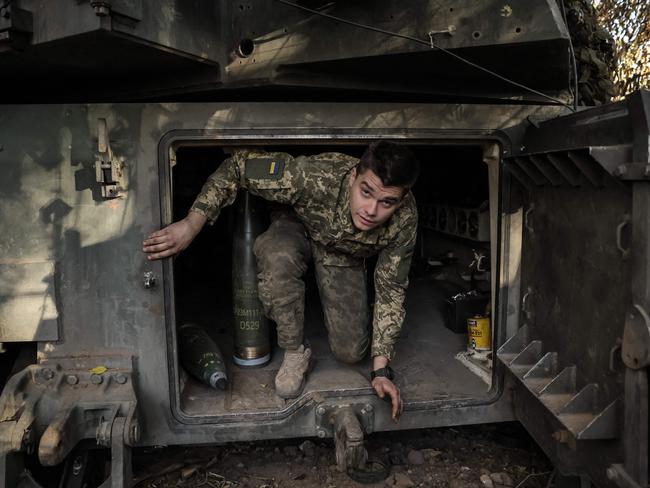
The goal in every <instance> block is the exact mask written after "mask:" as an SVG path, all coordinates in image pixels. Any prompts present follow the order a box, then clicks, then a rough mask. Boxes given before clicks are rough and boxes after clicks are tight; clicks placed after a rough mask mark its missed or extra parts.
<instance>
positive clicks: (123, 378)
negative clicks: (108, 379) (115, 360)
mask: <svg viewBox="0 0 650 488" xmlns="http://www.w3.org/2000/svg"><path fill="white" fill-rule="evenodd" d="M115 381H117V382H118V383H119V384H120V385H123V384H124V383H126V381H127V377H126V375H125V374H123V373H118V374H116V375H115Z"/></svg>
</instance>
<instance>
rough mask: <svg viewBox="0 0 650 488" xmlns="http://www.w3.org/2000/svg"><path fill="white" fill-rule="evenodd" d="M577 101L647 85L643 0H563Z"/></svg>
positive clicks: (648, 12)
mask: <svg viewBox="0 0 650 488" xmlns="http://www.w3.org/2000/svg"><path fill="white" fill-rule="evenodd" d="M565 7H566V15H567V22H568V25H569V31H570V32H571V37H572V39H573V44H574V49H575V55H576V63H577V71H578V92H579V95H580V97H579V98H580V104H581V105H600V104H602V103H605V102H608V101H610V100H611V99H616V98H620V97H623V96H625V95H626V94H628V93H631V92H632V91H634V90H637V89H639V88H646V89H648V88H650V7H648V0H565Z"/></svg>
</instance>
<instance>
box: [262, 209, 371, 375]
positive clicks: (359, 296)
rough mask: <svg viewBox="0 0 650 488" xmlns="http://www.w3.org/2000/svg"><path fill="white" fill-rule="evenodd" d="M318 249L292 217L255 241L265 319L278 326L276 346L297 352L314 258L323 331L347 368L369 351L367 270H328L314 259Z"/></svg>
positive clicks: (283, 217)
mask: <svg viewBox="0 0 650 488" xmlns="http://www.w3.org/2000/svg"><path fill="white" fill-rule="evenodd" d="M313 245H314V244H313V243H312V242H311V241H310V239H309V238H308V237H307V232H306V230H305V228H304V227H303V225H302V223H301V222H300V221H299V220H298V218H297V217H296V216H295V215H294V214H292V213H288V212H283V213H281V214H279V215H278V216H275V218H274V219H273V221H272V223H271V225H270V226H269V228H268V230H267V231H266V232H264V233H263V234H261V235H260V236H259V237H258V238H257V239H256V241H255V245H254V248H253V249H254V252H255V256H256V258H257V271H258V280H259V281H258V292H259V297H260V301H261V302H262V305H263V307H264V313H265V314H266V316H267V317H269V318H270V319H271V320H273V321H274V322H275V323H276V324H277V330H278V343H279V345H280V347H282V348H284V349H295V348H298V347H299V346H300V344H302V342H303V334H304V321H305V283H304V281H303V277H304V275H305V273H306V271H307V268H308V266H309V263H310V261H311V260H312V259H314V269H315V272H316V281H317V283H318V291H319V294H320V299H321V305H322V308H323V315H324V319H325V327H326V328H327V333H328V339H329V344H330V347H331V349H332V352H333V353H334V356H335V357H336V358H337V359H338V360H339V361H343V362H346V363H354V362H357V361H359V360H361V359H362V358H363V357H364V356H365V354H366V352H367V350H368V346H369V342H370V341H369V334H368V323H369V320H368V317H369V314H368V297H367V292H366V270H365V266H364V264H363V263H362V262H361V263H360V264H359V265H355V266H340V265H339V266H332V265H327V264H325V263H324V262H322V260H320V259H318V258H313V256H314V255H315V254H316V255H317V254H318V253H315V252H313V249H312V246H313Z"/></svg>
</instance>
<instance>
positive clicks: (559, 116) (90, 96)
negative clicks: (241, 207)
mask: <svg viewBox="0 0 650 488" xmlns="http://www.w3.org/2000/svg"><path fill="white" fill-rule="evenodd" d="M296 2H297V3H292V2H288V1H284V0H277V1H271V0H242V1H241V2H216V1H212V0H194V1H191V2H189V1H188V2H180V1H173V0H158V1H152V0H102V1H98V0H60V1H57V2H51V1H50V2H45V1H37V0H13V1H11V0H5V1H3V2H2V4H1V6H0V80H1V83H0V86H1V87H2V90H0V103H2V105H1V106H0V170H1V171H2V177H1V178H0V342H1V343H2V344H3V349H4V351H5V352H4V353H3V356H2V358H3V373H2V379H3V390H2V394H1V396H0V485H1V486H4V487H16V486H38V483H42V482H43V481H42V480H41V481H39V480H37V479H32V478H30V476H29V475H28V474H27V471H26V468H29V467H30V466H34V465H36V464H40V465H43V466H57V465H60V466H64V465H66V464H68V465H70V463H72V462H73V461H72V459H73V458H72V456H71V453H73V452H75V449H80V448H82V449H87V448H89V447H93V448H103V449H104V450H107V449H110V458H111V468H110V477H108V478H107V479H105V480H104V481H103V484H102V486H111V487H114V488H117V487H123V486H129V485H130V483H131V477H130V470H131V461H130V455H131V450H132V449H133V448H134V447H141V446H159V445H209V444H223V443H228V442H233V441H244V440H246V441H256V440H262V439H280V438H290V437H311V436H317V437H321V438H329V437H334V438H335V441H336V446H337V449H339V450H340V451H341V452H342V453H343V456H342V459H343V461H342V463H343V464H344V465H345V459H346V456H345V454H346V453H347V452H348V451H350V450H358V449H363V435H372V433H373V432H379V431H388V430H396V429H417V428H425V427H436V426H451V425H462V424H475V423H482V422H500V421H509V420H518V421H519V422H521V423H522V424H523V425H524V426H525V428H526V429H527V430H528V431H529V432H530V434H531V435H532V436H533V438H534V439H535V440H536V442H537V443H539V445H540V446H541V447H542V449H543V450H544V452H545V453H546V454H547V455H548V456H549V458H550V459H551V460H552V461H553V462H554V463H555V465H556V466H557V468H558V470H559V472H560V473H562V474H563V475H565V476H567V477H572V478H567V479H572V480H576V479H577V480H579V481H582V482H583V483H587V482H592V483H594V484H595V485H597V486H601V487H605V486H608V487H619V488H636V487H644V486H647V484H648V477H647V474H648V398H649V395H648V374H647V373H648V369H647V368H648V364H649V361H650V319H649V317H648V314H649V313H650V308H649V307H650V283H649V281H650V262H649V259H650V247H649V246H648V232H650V157H649V119H650V97H649V95H648V93H646V92H639V93H635V94H633V95H631V96H629V97H628V98H627V99H626V100H623V101H620V102H616V103H611V104H606V105H602V106H598V107H591V108H586V107H576V106H575V105H574V104H573V103H572V102H573V99H572V97H571V94H572V93H574V94H575V93H576V88H575V86H574V81H575V78H576V77H575V76H574V73H575V72H576V70H575V68H574V63H573V57H572V55H571V53H572V47H571V42H570V36H569V33H568V31H567V27H566V23H565V21H564V18H563V14H562V11H563V6H562V5H561V3H556V2H555V0H544V1H541V0H519V1H517V2H507V1H500V2H497V1H484V2H475V1H470V0H454V1H451V0H417V1H413V2H408V3H405V2H398V1H394V0H378V1H375V2H361V1H358V2H324V1H320V0H303V1H299V0H296ZM572 80H573V81H572ZM378 139H388V140H394V141H399V142H401V143H403V144H408V145H409V146H411V148H412V149H413V151H414V152H415V153H416V154H417V156H418V158H419V159H420V161H421V163H422V172H421V176H420V178H419V181H418V183H417V184H416V186H415V187H414V189H413V193H414V195H415V198H416V201H417V204H418V212H419V222H420V225H419V233H418V244H417V252H416V256H415V259H414V266H413V267H412V269H411V272H410V273H411V274H410V282H411V283H410V287H409V290H408V295H407V319H406V323H405V325H404V328H403V332H402V336H401V338H400V340H399V343H398V346H397V354H396V358H395V360H394V362H393V363H392V365H393V367H394V369H395V370H396V372H397V379H396V381H397V384H398V385H399V386H400V388H401V391H402V396H403V399H404V413H403V415H402V417H401V419H400V420H399V422H398V423H394V422H393V421H391V419H390V406H389V405H388V404H386V403H385V402H383V401H381V400H379V398H378V397H377V396H376V395H375V394H374V392H373V390H372V388H371V387H370V383H369V379H368V372H369V371H370V363H369V360H367V361H366V362H363V363H362V364H360V365H358V366H349V365H343V364H341V363H338V362H337V361H336V360H335V359H334V358H333V357H332V355H331V353H330V351H329V348H328V347H327V341H326V336H325V332H324V327H323V325H322V318H321V313H320V308H319V307H320V306H319V302H318V299H317V292H316V289H315V286H314V284H313V279H311V281H310V278H309V277H308V279H307V285H306V286H307V295H308V300H307V319H306V330H307V336H308V337H309V339H310V341H311V343H312V346H313V350H314V354H315V356H316V358H317V361H318V362H317V365H316V368H315V369H314V371H313V372H312V374H311V375H310V376H309V379H308V382H307V384H306V387H305V390H304V392H303V393H302V395H301V396H299V397H298V398H296V399H295V400H281V399H279V398H278V397H277V396H276V395H275V394H274V391H273V387H272V385H273V377H274V374H275V372H276V371H277V369H278V365H279V361H280V359H279V357H278V356H279V355H278V354H277V351H275V352H274V353H273V354H272V358H271V361H270V362H269V363H268V364H267V365H265V366H263V367H260V368H257V369H249V368H241V367H239V366H237V365H235V364H234V363H233V362H232V360H231V358H232V353H233V315H232V303H231V300H232V289H231V288H232V287H231V283H232V279H231V278H232V276H231V274H232V266H231V264H232V263H231V259H232V258H231V256H233V254H232V252H231V243H232V233H233V228H236V225H235V224H236V222H234V221H236V219H237V216H236V214H235V213H234V212H230V211H225V212H224V215H223V216H222V217H221V218H220V219H219V220H218V221H217V222H216V223H215V224H214V225H213V226H212V227H210V228H208V229H206V230H204V231H203V232H202V234H201V235H200V236H199V238H198V239H197V240H196V241H195V242H194V243H193V244H192V246H191V247H190V248H188V249H187V250H186V251H185V252H183V253H182V254H181V255H180V256H179V257H178V258H177V259H175V260H172V259H166V260H163V261H155V262H151V261H148V260H147V259H146V257H145V255H144V253H143V252H142V249H141V248H142V240H143V238H144V237H146V235H148V234H149V233H150V232H152V231H154V230H156V229H159V228H161V227H162V226H164V225H166V224H168V223H170V222H172V221H174V220H176V219H178V218H181V217H183V216H184V214H185V212H187V210H188V208H189V206H190V204H191V203H192V199H193V198H194V196H195V195H196V194H197V192H198V191H199V189H200V188H201V185H202V183H203V182H204V181H205V178H206V177H207V176H208V175H209V174H210V173H211V172H212V171H213V170H214V169H215V168H216V167H217V166H218V165H219V164H220V162H221V161H223V160H224V159H225V158H226V157H227V154H228V153H229V152H231V151H232V150H233V149H235V148H238V147H251V146H254V147H260V148H264V149H272V150H282V151H286V152H288V153H290V154H293V155H299V154H318V153H321V152H325V151H339V152H343V153H347V154H350V155H352V156H359V155H360V154H361V152H362V151H363V149H364V147H365V146H366V145H367V144H368V143H369V142H370V141H374V140H378ZM367 266H368V269H369V272H371V270H372V266H373V263H372V262H371V261H369V262H368V263H367ZM481 300H482V301H481ZM477 303H478V305H477ZM486 304H487V306H486ZM477 307H478V308H477ZM468 310H470V311H471V313H470V314H469V316H471V315H473V313H474V312H476V311H478V312H480V315H481V317H480V318H482V319H485V318H486V317H487V312H489V319H490V322H489V324H490V326H489V327H488V328H485V329H484V332H485V333H488V332H489V333H490V334H491V338H492V339H491V347H490V346H488V348H489V349H490V350H489V351H478V350H477V348H471V347H470V349H469V351H468V339H467V336H466V334H463V333H462V332H463V331H464V327H465V320H466V318H467V317H468ZM190 322H191V323H195V324H197V325H199V326H201V327H202V328H203V329H204V330H205V331H207V332H208V334H209V335H210V337H211V338H212V339H213V340H214V341H215V343H216V344H218V346H219V347H220V348H221V350H222V352H223V357H224V358H225V359H224V360H225V362H226V363H227V364H226V369H227V376H228V383H227V387H226V389H225V390H223V391H221V390H217V389H214V388H211V387H210V386H209V385H205V384H203V383H201V382H200V381H199V380H197V379H196V378H195V377H194V376H191V375H189V374H188V373H187V372H186V371H185V369H184V368H183V367H182V365H181V359H182V358H180V357H179V351H180V349H181V348H180V346H179V342H178V337H179V329H180V326H181V325H183V324H185V323H190ZM273 342H274V341H271V344H273ZM488 344H489V343H488ZM478 349H481V348H478ZM483 349H485V348H483ZM222 383H223V382H222ZM61 472H62V473H63V476H64V479H63V480H61V483H62V484H61V486H81V483H80V482H79V477H80V476H84V472H85V471H84V466H83V463H81V464H77V465H76V466H75V469H62V470H61ZM74 483H79V484H74Z"/></svg>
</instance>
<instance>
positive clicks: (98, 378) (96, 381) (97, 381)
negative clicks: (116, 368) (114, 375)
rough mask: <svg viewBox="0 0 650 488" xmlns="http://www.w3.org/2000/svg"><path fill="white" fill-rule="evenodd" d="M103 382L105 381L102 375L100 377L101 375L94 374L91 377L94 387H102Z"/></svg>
mask: <svg viewBox="0 0 650 488" xmlns="http://www.w3.org/2000/svg"><path fill="white" fill-rule="evenodd" d="M102 381H104V378H102V375H100V374H92V375H90V382H91V383H92V384H93V385H101V384H102Z"/></svg>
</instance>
